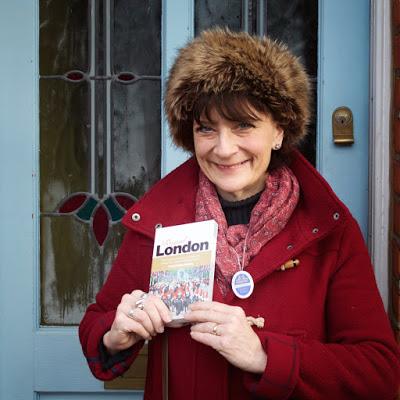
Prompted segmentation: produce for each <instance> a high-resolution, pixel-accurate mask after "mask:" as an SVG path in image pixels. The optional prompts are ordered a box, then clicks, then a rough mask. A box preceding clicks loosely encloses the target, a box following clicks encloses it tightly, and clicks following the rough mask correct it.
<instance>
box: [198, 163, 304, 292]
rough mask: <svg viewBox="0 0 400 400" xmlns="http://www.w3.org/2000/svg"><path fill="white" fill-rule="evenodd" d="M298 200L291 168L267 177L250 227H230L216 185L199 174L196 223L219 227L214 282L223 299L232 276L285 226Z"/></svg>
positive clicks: (282, 169)
mask: <svg viewBox="0 0 400 400" xmlns="http://www.w3.org/2000/svg"><path fill="white" fill-rule="evenodd" d="M298 199H299V184H298V182H297V179H296V177H295V176H294V174H293V172H292V171H291V170H290V169H289V168H288V167H285V166H284V167H281V168H278V169H276V170H275V171H272V172H270V173H268V174H267V176H266V181H265V189H264V191H263V192H262V194H261V196H260V199H259V201H258V202H257V204H256V205H255V206H254V208H253V211H252V213H251V217H250V222H249V224H248V225H232V226H229V227H228V225H227V222H226V219H225V215H224V212H223V210H222V207H221V204H220V202H219V200H218V195H217V192H216V189H215V186H214V184H213V183H212V182H211V181H210V180H209V179H208V178H207V177H206V176H205V175H204V174H203V172H202V171H201V170H200V172H199V186H198V189H197V195H196V221H206V220H209V219H214V220H215V221H216V222H217V223H218V238H217V254H216V271H215V279H216V280H217V283H218V286H219V288H220V289H221V292H222V294H223V295H224V296H226V294H227V293H228V291H229V290H231V279H232V276H233V275H234V274H235V273H236V272H237V271H239V270H243V269H245V268H246V267H247V266H248V264H249V262H250V260H251V259H252V258H253V257H254V256H256V255H257V254H258V252H259V251H260V250H261V248H262V247H263V246H264V245H265V244H266V243H267V242H268V241H269V240H271V239H272V238H273V237H274V236H275V235H277V234H278V233H279V232H280V231H281V230H282V229H283V228H284V227H285V225H286V223H287V221H288V220H289V218H290V216H291V215H292V213H293V211H294V209H295V207H296V205H297V202H298Z"/></svg>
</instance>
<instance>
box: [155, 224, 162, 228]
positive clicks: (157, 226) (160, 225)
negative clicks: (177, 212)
mask: <svg viewBox="0 0 400 400" xmlns="http://www.w3.org/2000/svg"><path fill="white" fill-rule="evenodd" d="M154 228H155V229H158V228H162V224H160V223H158V224H156V225H155V226H154Z"/></svg>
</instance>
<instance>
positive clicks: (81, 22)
mask: <svg viewBox="0 0 400 400" xmlns="http://www.w3.org/2000/svg"><path fill="white" fill-rule="evenodd" d="M39 9H40V47H41V49H45V51H40V53H39V63H40V74H41V75H61V74H63V73H65V72H66V71H70V70H73V69H77V70H80V71H86V70H87V69H88V65H89V52H88V50H89V41H88V23H87V20H88V2H87V0H86V1H85V0H70V1H60V0H58V1H40V3H39Z"/></svg>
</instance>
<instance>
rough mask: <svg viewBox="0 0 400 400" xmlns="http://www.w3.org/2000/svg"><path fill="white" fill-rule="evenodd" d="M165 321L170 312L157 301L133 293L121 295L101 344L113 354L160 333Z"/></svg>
mask: <svg viewBox="0 0 400 400" xmlns="http://www.w3.org/2000/svg"><path fill="white" fill-rule="evenodd" d="M168 322H171V317H170V312H169V310H168V307H167V306H166V305H165V304H164V302H163V301H162V300H161V299H160V298H158V297H156V296H153V295H151V294H147V293H144V292H142V291H141V290H134V291H133V292H132V293H131V294H124V295H123V296H122V299H121V303H120V304H119V305H118V307H117V312H116V314H115V318H114V322H113V324H112V326H111V329H110V330H109V331H108V332H107V333H106V334H105V335H104V336H103V343H104V345H105V347H106V348H107V350H108V352H109V353H110V354H115V353H117V352H119V351H121V350H125V349H127V348H129V347H131V346H133V345H134V344H135V343H137V342H138V341H139V340H143V339H144V340H150V339H151V338H152V337H153V336H155V335H156V334H157V333H162V332H164V325H165V324H167V323H168Z"/></svg>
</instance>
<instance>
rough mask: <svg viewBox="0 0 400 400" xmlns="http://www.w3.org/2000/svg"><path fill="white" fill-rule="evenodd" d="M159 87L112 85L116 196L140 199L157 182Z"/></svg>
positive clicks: (148, 83) (150, 82) (157, 83)
mask: <svg viewBox="0 0 400 400" xmlns="http://www.w3.org/2000/svg"><path fill="white" fill-rule="evenodd" d="M160 86H161V85H160V81H159V80H142V81H139V82H136V83H135V84H133V85H123V84H120V83H114V84H113V90H112V93H113V106H114V107H113V109H114V116H113V171H114V175H113V190H114V191H115V192H127V193H131V194H133V195H134V196H135V197H138V198H139V197H141V196H142V195H143V193H144V192H145V191H146V190H147V189H148V188H149V187H150V186H151V185H152V184H153V183H155V182H156V181H157V180H158V179H159V178H160V158H161V153H160V147H161V132H160V126H161V119H160V118H161V117H160V113H161V109H160V101H159V99H160V96H161V88H160ZM156 149H158V151H155V150H156Z"/></svg>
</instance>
